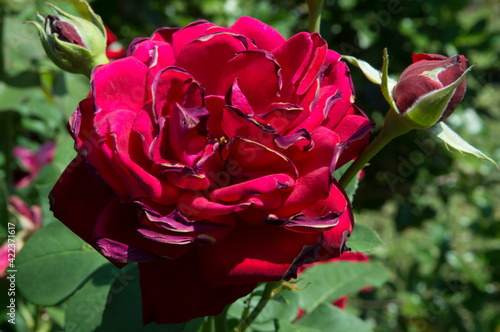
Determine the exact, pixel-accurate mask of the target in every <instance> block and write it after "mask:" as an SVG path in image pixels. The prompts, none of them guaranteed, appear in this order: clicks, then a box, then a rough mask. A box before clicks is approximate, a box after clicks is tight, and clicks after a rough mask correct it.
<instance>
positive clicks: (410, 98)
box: [393, 53, 467, 121]
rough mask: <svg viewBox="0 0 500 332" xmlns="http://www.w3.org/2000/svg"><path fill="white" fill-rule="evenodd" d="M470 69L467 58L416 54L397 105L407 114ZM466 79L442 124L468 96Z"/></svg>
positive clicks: (400, 81) (404, 75) (405, 74)
mask: <svg viewBox="0 0 500 332" xmlns="http://www.w3.org/2000/svg"><path fill="white" fill-rule="evenodd" d="M466 69H467V59H466V58H465V57H464V56H463V55H455V56H453V57H451V58H448V57H445V56H444V55H439V54H425V53H421V54H413V64H412V65H410V66H409V67H408V68H406V69H405V70H404V71H403V73H402V74H401V76H400V77H399V79H398V82H397V84H396V86H395V87H394V90H393V97H394V101H395V102H396V105H397V106H398V108H399V110H400V112H401V113H402V114H404V113H406V112H407V111H408V110H409V109H410V108H412V106H413V105H414V104H416V103H417V101H418V100H419V99H420V98H421V97H424V96H425V95H427V94H429V93H431V92H433V91H435V90H438V89H442V88H444V87H447V86H449V85H451V84H452V83H454V82H455V81H456V80H457V79H458V78H460V76H462V74H463V73H464V72H465V71H466ZM466 87H467V83H466V81H465V79H464V80H463V81H462V82H461V83H460V84H459V85H458V87H457V88H456V90H455V93H454V94H453V96H452V97H451V99H450V101H449V102H448V105H447V106H446V108H445V110H444V111H443V114H442V115H441V118H440V119H439V121H442V120H444V119H446V118H447V117H448V116H450V114H451V113H453V111H454V110H455V109H456V108H457V106H458V104H460V102H461V101H462V99H463V98H464V94H465V89H466Z"/></svg>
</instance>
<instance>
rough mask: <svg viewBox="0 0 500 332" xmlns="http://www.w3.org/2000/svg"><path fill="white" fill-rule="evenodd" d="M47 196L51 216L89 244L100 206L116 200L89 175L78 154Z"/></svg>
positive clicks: (92, 243)
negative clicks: (52, 214)
mask: <svg viewBox="0 0 500 332" xmlns="http://www.w3.org/2000/svg"><path fill="white" fill-rule="evenodd" d="M49 198H50V210H51V211H52V212H53V213H54V216H55V217H56V218H57V219H59V220H60V221H62V222H63V223H64V224H65V225H66V226H67V227H68V228H69V229H71V230H72V231H73V232H74V233H76V234H77V235H78V236H79V237H81V238H82V239H83V240H85V241H86V242H87V243H89V244H90V245H94V242H93V237H92V231H93V229H94V225H95V223H96V221H97V218H98V217H99V215H100V214H101V212H102V210H103V209H104V207H105V206H106V205H107V204H108V203H109V202H110V201H111V200H114V199H116V198H114V196H113V195H112V194H111V192H110V191H109V190H108V188H106V186H105V185H104V184H103V183H102V182H101V181H99V180H97V179H96V178H95V177H94V176H93V175H91V173H90V172H89V171H88V170H87V167H86V165H85V162H84V161H83V159H82V158H81V157H80V156H77V157H76V158H75V159H73V161H72V162H71V163H70V164H69V165H68V167H67V168H66V169H65V170H64V172H63V174H62V175H61V177H60V178H59V180H58V181H57V182H56V184H55V186H54V188H53V189H52V191H51V192H50V194H49ZM68 207H71V208H68Z"/></svg>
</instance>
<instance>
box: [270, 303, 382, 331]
mask: <svg viewBox="0 0 500 332" xmlns="http://www.w3.org/2000/svg"><path fill="white" fill-rule="evenodd" d="M296 325H297V326H300V327H301V328H302V327H304V328H313V329H314V330H316V331H328V332H345V331H356V332H370V331H373V329H372V327H371V325H369V324H368V323H366V322H364V321H362V320H361V319H359V318H357V317H356V316H353V315H351V314H349V313H347V312H345V311H343V310H342V309H340V308H337V307H336V306H333V305H331V304H326V303H324V304H321V305H319V306H318V307H317V308H316V309H314V311H312V312H311V313H309V314H307V315H305V316H304V317H302V318H300V319H299V320H298V321H297V322H296V323H294V324H293V326H296ZM314 330H307V329H305V330H302V329H298V330H297V329H295V330H293V329H292V330H285V329H283V330H281V329H280V331H304V332H310V331H311V332H312V331H314Z"/></svg>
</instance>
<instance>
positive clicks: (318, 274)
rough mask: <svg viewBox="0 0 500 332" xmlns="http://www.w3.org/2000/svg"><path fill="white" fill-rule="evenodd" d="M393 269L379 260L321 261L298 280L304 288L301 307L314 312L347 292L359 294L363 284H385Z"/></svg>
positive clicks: (301, 292)
mask: <svg viewBox="0 0 500 332" xmlns="http://www.w3.org/2000/svg"><path fill="white" fill-rule="evenodd" d="M389 277H390V272H389V271H388V270H387V269H386V268H385V267H384V266H383V265H382V264H380V263H378V262H370V263H353V262H335V263H332V264H318V265H315V266H312V267H310V268H308V269H307V270H306V271H304V272H303V273H302V274H301V275H300V280H299V281H298V282H297V285H298V286H299V287H305V288H304V289H303V290H301V291H300V294H299V296H300V299H299V301H300V302H299V303H300V307H301V308H302V309H304V311H306V312H313V311H314V310H316V308H318V306H320V305H321V304H323V303H332V302H334V301H335V300H337V299H338V298H340V297H341V296H343V295H348V294H355V293H357V292H358V291H360V290H361V289H363V287H365V286H368V285H371V286H374V287H377V286H380V285H382V284H383V283H384V282H386V281H387V280H388V279H389Z"/></svg>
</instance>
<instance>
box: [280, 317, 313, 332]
mask: <svg viewBox="0 0 500 332" xmlns="http://www.w3.org/2000/svg"><path fill="white" fill-rule="evenodd" d="M275 326H276V331H279V332H322V331H321V330H319V329H317V328H311V327H305V326H301V325H300V321H299V322H297V323H295V324H292V323H290V322H288V321H286V320H284V319H278V320H277V321H276V322H275Z"/></svg>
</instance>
